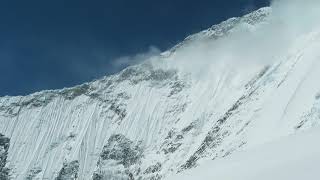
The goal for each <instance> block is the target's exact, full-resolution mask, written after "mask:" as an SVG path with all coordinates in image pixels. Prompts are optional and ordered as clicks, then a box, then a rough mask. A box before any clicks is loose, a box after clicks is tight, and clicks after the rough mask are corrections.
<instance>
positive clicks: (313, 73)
mask: <svg viewBox="0 0 320 180" xmlns="http://www.w3.org/2000/svg"><path fill="white" fill-rule="evenodd" d="M273 14H277V11H276V10H275V13H274V10H273V9H272V8H270V7H266V8H262V9H259V10H257V11H254V12H252V13H250V14H248V15H245V16H243V17H237V18H231V19H229V20H227V21H224V22H222V23H220V24H218V25H214V26H212V27H211V28H209V29H207V30H205V31H202V32H199V33H197V34H194V35H191V36H189V37H187V38H186V39H185V40H184V41H183V42H181V43H179V44H178V45H176V46H175V47H173V48H172V49H170V50H168V51H165V52H163V53H161V55H159V56H155V57H151V58H150V59H149V60H147V61H145V62H142V63H140V64H138V65H134V66H130V67H128V68H126V69H124V70H123V71H121V72H119V73H117V74H114V75H111V76H106V77H102V78H100V79H97V80H94V81H92V82H88V83H85V84H82V85H79V86H75V87H72V88H64V89H61V90H46V91H41V92H37V93H34V94H31V95H28V96H15V97H9V96H6V97H1V98H0V173H1V174H0V175H1V176H0V177H1V179H4V180H5V179H18V180H22V179H23V180H24V179H57V180H62V179H78V180H87V179H93V180H103V179H107V180H122V179H123V180H133V179H138V180H160V179H165V178H170V177H176V178H174V179H186V178H183V175H184V174H185V173H187V174H188V173H189V172H193V171H195V173H194V176H192V175H188V177H192V178H191V179H201V178H202V179H206V178H208V177H201V174H203V172H200V171H199V168H201V167H202V166H206V167H207V168H204V169H208V168H209V169H211V167H212V168H214V167H216V166H219V162H221V161H223V162H222V163H221V164H222V165H225V164H226V165H225V166H228V158H232V157H234V156H235V157H237V155H238V156H239V154H240V155H241V152H246V150H247V149H249V150H248V153H247V154H245V153H243V154H245V155H243V157H247V156H250V152H252V153H253V154H258V155H259V153H257V152H259V151H258V150H257V151H254V150H251V149H254V148H258V147H264V145H268V144H272V142H274V141H277V140H279V139H285V138H286V137H292V136H293V137H295V135H296V134H297V136H298V135H299V134H300V133H301V132H305V131H309V130H312V129H314V128H316V127H317V126H318V125H319V117H320V84H319V83H317V79H318V77H320V71H318V68H320V61H319V59H318V58H319V56H320V54H319V51H318V49H319V48H320V31H317V28H312V29H311V30H310V31H303V32H300V31H299V34H294V36H290V38H284V37H281V36H280V35H279V37H271V35H270V34H268V33H267V32H268V31H272V32H273V31H275V30H274V29H272V30H270V24H273V23H279V22H278V21H274V18H273V17H274V16H273ZM279 24H280V25H282V23H279ZM284 26H286V25H284ZM280 27H281V26H280ZM266 29H267V30H268V29H269V30H268V31H266ZM318 30H319V29H318ZM276 32H277V31H276ZM268 35H269V36H268ZM272 35H274V34H272ZM276 39H279V42H280V41H282V42H286V43H277V42H276V41H275V40H276ZM287 39H290V41H286V40H287ZM270 43H271V44H270ZM261 47H262V48H261ZM267 47H272V48H267ZM264 48H266V49H264ZM199 59H204V60H199ZM313 134H314V136H315V137H314V139H315V140H316V137H319V134H318V133H313ZM288 141H289V140H288ZM301 141H302V140H301ZM286 142H287V141H286ZM297 142H299V141H297ZM275 144H277V143H275ZM278 144H281V143H278ZM289 144H290V143H289ZM301 145H303V143H301ZM307 145H308V146H307V147H310V148H312V143H309V144H307ZM270 147H272V145H271V146H270ZM288 147H291V146H290V145H288ZM262 149H263V148H262ZM270 149H272V148H270ZM270 151H271V150H270ZM272 151H275V150H274V149H273V150H272ZM244 159H245V158H244ZM224 160H225V161H224ZM316 160H319V158H315V161H316ZM208 162H212V163H216V164H214V165H206V164H210V163H208ZM317 162H319V161H317ZM244 164H245V162H244ZM225 166H222V167H225ZM209 169H208V170H207V171H209ZM220 170H221V168H220ZM217 171H219V168H217ZM230 171H231V170H230ZM197 172H200V173H197ZM219 172H223V171H219ZM208 173H209V172H208ZM176 174H177V175H176ZM209 174H211V172H210V173H209ZM180 175H181V176H180ZM218 175H219V174H218ZM218 175H216V176H215V175H214V174H213V175H212V176H210V177H219V178H220V179H227V177H225V178H224V176H218Z"/></svg>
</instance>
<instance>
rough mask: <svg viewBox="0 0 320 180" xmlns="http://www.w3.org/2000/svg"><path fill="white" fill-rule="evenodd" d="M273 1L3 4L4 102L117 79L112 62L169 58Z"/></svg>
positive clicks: (39, 0) (12, 0)
mask: <svg viewBox="0 0 320 180" xmlns="http://www.w3.org/2000/svg"><path fill="white" fill-rule="evenodd" d="M267 5H269V3H268V0H158V1H156V0H52V1H45V0H1V1H0V96H3V95H24V94H28V93H32V92H35V91H39V90H43V89H56V88H63V87H70V86H73V85H76V84H80V83H83V82H85V81H90V80H92V79H94V78H98V77H101V76H103V75H107V74H111V73H114V72H117V71H119V70H120V69H121V68H123V67H120V68H119V67H115V66H114V65H113V59H116V58H118V57H121V56H128V55H134V54H137V53H143V52H146V51H148V49H149V48H150V46H155V47H157V48H159V49H160V50H166V49H168V48H170V47H172V46H173V45H175V44H176V43H177V42H179V41H181V40H183V39H184V38H185V37H186V36H187V35H189V34H192V33H195V32H198V31H200V30H203V29H206V28H208V27H210V26H211V25H213V24H216V23H219V22H220V21H222V20H225V19H227V18H229V17H233V16H241V15H243V14H244V13H246V12H248V11H251V10H253V9H256V8H259V7H262V6H267Z"/></svg>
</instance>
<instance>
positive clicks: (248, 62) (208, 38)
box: [168, 0, 320, 78]
mask: <svg viewBox="0 0 320 180" xmlns="http://www.w3.org/2000/svg"><path fill="white" fill-rule="evenodd" d="M252 19H253V20H252ZM319 19H320V1H316V0H307V1H302V0H275V1H273V2H272V5H271V8H262V9H260V10H258V11H255V12H253V13H251V14H249V15H247V16H244V17H241V18H232V19H229V20H227V21H225V22H222V23H221V24H219V25H215V26H213V27H211V28H210V29H208V30H205V31H203V32H200V33H198V34H195V35H192V36H189V37H188V38H186V40H185V41H184V42H183V43H181V44H180V45H178V46H177V47H175V48H173V50H171V51H174V53H172V54H171V55H172V56H169V58H168V59H169V60H168V62H169V64H168V66H169V67H171V68H172V67H173V68H177V69H179V70H182V71H184V72H187V73H192V74H194V77H197V78H198V77H203V76H206V75H208V74H210V75H211V74H212V72H213V71H214V72H215V71H217V70H221V69H223V68H224V67H225V68H229V70H232V71H247V70H248V71H250V70H259V69H261V68H263V67H265V66H267V65H270V64H272V63H273V62H275V61H277V60H279V59H281V57H282V56H283V55H284V54H286V53H287V51H288V50H289V49H290V48H291V47H292V45H293V44H294V42H295V41H296V40H297V39H299V37H300V36H302V35H305V34H307V33H310V32H312V31H313V30H314V29H315V28H317V26H318V23H317V22H318V20H319Z"/></svg>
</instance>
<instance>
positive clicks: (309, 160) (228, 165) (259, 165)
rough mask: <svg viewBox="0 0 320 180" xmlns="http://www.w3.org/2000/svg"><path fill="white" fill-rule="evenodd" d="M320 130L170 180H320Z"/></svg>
mask: <svg viewBox="0 0 320 180" xmlns="http://www.w3.org/2000/svg"><path fill="white" fill-rule="evenodd" d="M319 138H320V129H319V128H312V129H311V130H308V131H305V132H299V133H297V134H295V135H290V136H288V137H282V138H279V139H277V140H276V141H274V142H270V143H266V144H264V145H261V146H258V147H255V148H252V149H243V150H241V151H239V152H236V153H234V154H232V155H230V156H229V157H226V158H224V159H221V160H217V161H208V162H206V163H203V165H201V166H199V167H198V168H196V169H193V170H190V171H186V172H185V173H182V174H181V175H176V176H174V177H170V178H167V179H168V180H176V179H183V180H194V179H197V180H210V179H223V180H235V179H236V180H257V179H259V180H270V179H273V180H301V179H308V180H317V179H319V177H320V172H319V166H320V144H319V143H318V141H319Z"/></svg>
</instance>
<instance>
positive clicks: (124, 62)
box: [112, 46, 161, 68]
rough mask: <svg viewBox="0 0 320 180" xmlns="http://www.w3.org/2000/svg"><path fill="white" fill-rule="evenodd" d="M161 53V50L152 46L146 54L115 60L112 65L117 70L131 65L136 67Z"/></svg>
mask: <svg viewBox="0 0 320 180" xmlns="http://www.w3.org/2000/svg"><path fill="white" fill-rule="evenodd" d="M160 53H161V51H160V49H158V48H157V47H155V46H150V47H149V50H148V51H147V52H145V53H139V54H136V55H134V56H123V57H120V58H117V59H115V60H113V62H112V65H113V66H114V67H115V68H122V67H126V66H130V65H135V64H138V63H141V62H143V61H146V60H148V59H150V58H152V57H154V56H158V55H159V54H160Z"/></svg>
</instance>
